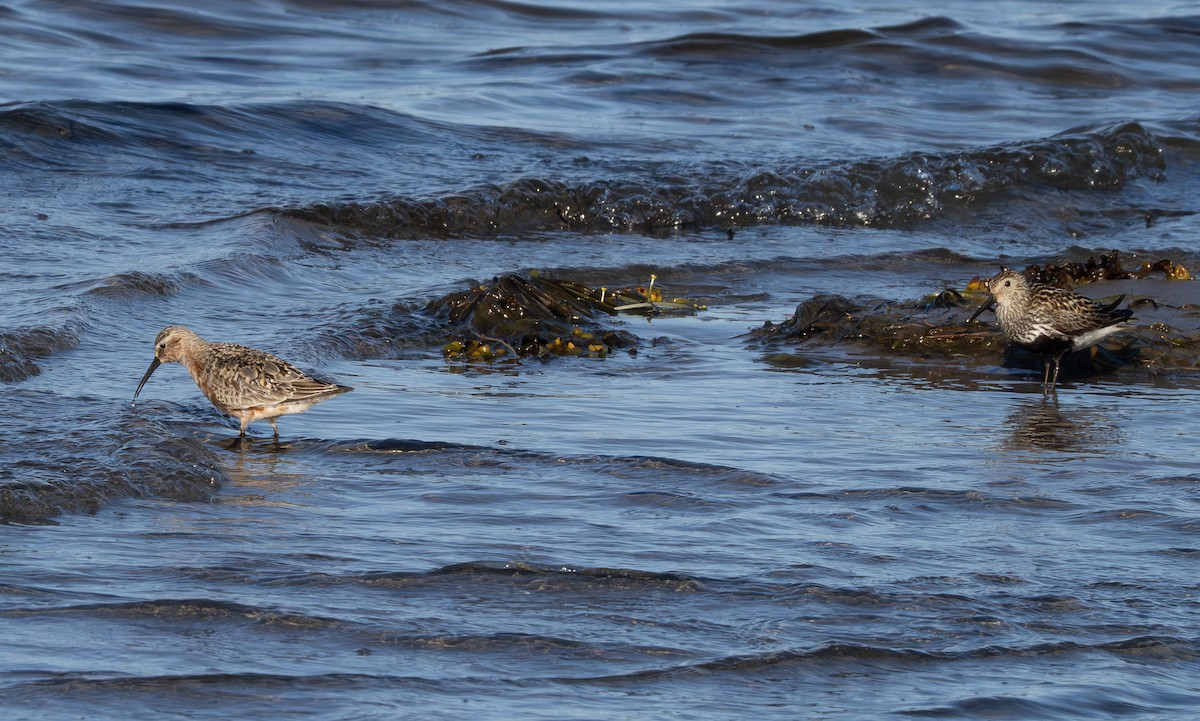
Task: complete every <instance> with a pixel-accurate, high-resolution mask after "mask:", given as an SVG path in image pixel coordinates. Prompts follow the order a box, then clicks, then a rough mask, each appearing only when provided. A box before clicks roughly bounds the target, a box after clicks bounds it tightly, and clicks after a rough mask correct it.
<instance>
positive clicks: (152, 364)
mask: <svg viewBox="0 0 1200 721" xmlns="http://www.w3.org/2000/svg"><path fill="white" fill-rule="evenodd" d="M160 365H162V361H160V360H159V359H158V358H157V357H156V358H155V359H154V360H152V361H150V367H149V368H147V369H146V375H144V376H142V382H141V383H138V387H137V390H136V391H134V392H133V399H134V400H135V401H136V400H137V397H138V393H141V392H142V386H144V385H146V381H148V380H150V374H151V373H153V372H154V369H155V368H157V367H159V366H160Z"/></svg>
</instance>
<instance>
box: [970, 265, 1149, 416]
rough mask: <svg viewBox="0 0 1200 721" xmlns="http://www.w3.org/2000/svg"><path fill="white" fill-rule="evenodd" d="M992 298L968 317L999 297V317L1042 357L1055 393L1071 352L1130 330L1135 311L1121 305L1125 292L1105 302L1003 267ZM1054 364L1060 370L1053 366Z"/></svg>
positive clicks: (1046, 391)
mask: <svg viewBox="0 0 1200 721" xmlns="http://www.w3.org/2000/svg"><path fill="white" fill-rule="evenodd" d="M987 287H988V292H989V293H990V295H989V297H988V299H987V300H986V301H985V302H984V303H983V305H981V306H979V309H978V310H976V311H975V313H974V314H973V315H972V316H971V317H970V319H968V320H967V322H968V323H970V322H971V321H973V320H975V319H976V318H977V317H979V314H980V313H982V312H983V311H985V310H987V309H988V308H990V307H991V306H992V304H993V303H994V304H995V306H996V322H997V323H999V324H1000V329H1001V330H1002V331H1004V335H1005V336H1007V337H1008V339H1009V340H1010V341H1012V342H1013V343H1015V344H1016V345H1018V346H1020V347H1022V348H1024V349H1025V350H1028V351H1030V352H1032V353H1036V354H1038V355H1040V356H1041V357H1042V362H1043V368H1044V374H1043V376H1042V394H1043V395H1044V396H1049V395H1050V394H1051V393H1054V392H1055V391H1054V388H1055V386H1056V385H1057V384H1058V366H1059V362H1060V361H1061V360H1062V357H1063V356H1064V355H1066V354H1067V353H1070V352H1073V351H1077V350H1083V349H1084V348H1088V347H1090V346H1093V345H1095V344H1097V343H1099V342H1100V341H1102V340H1104V339H1105V338H1107V337H1108V336H1110V335H1112V334H1113V333H1118V332H1120V331H1123V330H1130V329H1131V328H1132V326H1130V325H1128V324H1126V323H1125V321H1127V320H1129V318H1130V316H1132V315H1133V311H1132V310H1129V309H1128V308H1126V309H1125V310H1118V309H1117V306H1118V305H1120V303H1121V301H1122V300H1124V298H1125V296H1121V297H1120V298H1117V300H1116V301H1115V302H1113V303H1110V304H1108V305H1104V306H1102V305H1100V304H1099V303H1097V302H1095V301H1094V300H1092V299H1091V298H1087V297H1084V296H1082V295H1080V294H1078V293H1076V292H1075V291H1073V290H1068V289H1067V288H1059V287H1057V286H1052V285H1045V284H1043V283H1035V282H1033V281H1030V280H1029V279H1027V278H1026V277H1025V276H1023V275H1021V274H1020V273H1015V272H1013V271H1011V270H1009V269H1008V268H1003V269H1001V271H1000V272H999V273H997V274H996V276H995V277H993V278H991V279H990V280H988V281H987ZM1051 365H1053V366H1054V374H1053V375H1051V374H1050V367H1051Z"/></svg>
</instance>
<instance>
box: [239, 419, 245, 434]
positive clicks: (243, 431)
mask: <svg viewBox="0 0 1200 721" xmlns="http://www.w3.org/2000/svg"><path fill="white" fill-rule="evenodd" d="M245 437H246V419H245V418H243V419H242V432H241V433H239V434H238V438H245Z"/></svg>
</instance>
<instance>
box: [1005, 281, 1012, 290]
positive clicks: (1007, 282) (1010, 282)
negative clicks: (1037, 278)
mask: <svg viewBox="0 0 1200 721" xmlns="http://www.w3.org/2000/svg"><path fill="white" fill-rule="evenodd" d="M1010 285H1012V281H1011V280H1006V281H1004V287H1005V288H1007V287H1008V286H1010Z"/></svg>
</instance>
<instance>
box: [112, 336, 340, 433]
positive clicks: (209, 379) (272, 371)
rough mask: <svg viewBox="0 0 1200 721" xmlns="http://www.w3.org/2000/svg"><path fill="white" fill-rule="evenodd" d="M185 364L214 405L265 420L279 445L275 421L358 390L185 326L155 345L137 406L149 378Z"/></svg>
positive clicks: (244, 419)
mask: <svg viewBox="0 0 1200 721" xmlns="http://www.w3.org/2000/svg"><path fill="white" fill-rule="evenodd" d="M173 362H174V363H182V364H183V367H184V368H187V370H188V373H191V374H192V380H194V381H196V385H197V386H199V387H200V392H201V393H203V394H204V395H205V396H206V397H207V398H208V400H210V401H212V404H213V405H214V406H216V407H217V408H218V409H220V410H221V411H222V412H224V413H228V414H229V415H231V416H233V417H234V418H237V419H238V420H239V421H241V423H242V433H241V435H242V437H245V435H246V424H247V423H250V422H251V421H258V420H263V419H266V420H268V421H270V422H271V428H272V429H273V430H274V431H275V440H276V441H278V440H279V426H277V425H275V419H276V418H278V417H279V416H282V415H286V414H288V413H301V412H303V411H306V410H308V408H309V407H310V406H312V405H313V404H316V403H320V402H321V401H323V400H325V399H327V398H332V397H333V396H335V395H338V394H339V393H345V392H346V391H349V390H353V388H349V387H348V386H339V385H335V384H333V383H323V382H321V381H318V380H314V379H313V378H310V377H309V376H307V375H305V374H304V373H302V372H301V371H300V370H298V369H297V368H296V367H295V366H293V365H292V364H291V363H288V362H287V361H285V360H282V359H280V358H277V357H276V356H273V355H271V354H270V353H266V352H264V351H260V350H255V349H254V348H247V347H246V346H244V345H237V344H235V343H209V342H208V341H206V340H204V339H203V338H201V337H200V336H198V335H196V334H195V333H194V332H192V331H191V330H190V329H188V328H185V327H183V326H181V325H173V326H168V327H166V328H163V329H162V331H161V332H160V333H159V334H158V337H157V338H155V339H154V360H153V361H151V362H150V367H149V368H148V369H146V375H144V376H142V382H141V383H138V387H137V390H136V391H134V393H133V399H134V400H137V397H138V394H139V393H141V392H142V386H144V385H146V381H148V380H150V374H151V373H153V372H154V370H155V369H156V368H158V367H159V366H160V365H161V364H163V363H173Z"/></svg>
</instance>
